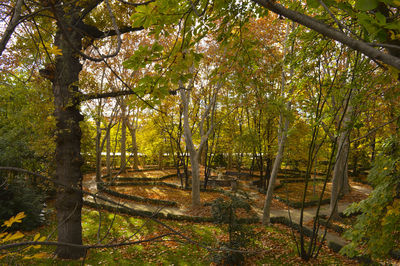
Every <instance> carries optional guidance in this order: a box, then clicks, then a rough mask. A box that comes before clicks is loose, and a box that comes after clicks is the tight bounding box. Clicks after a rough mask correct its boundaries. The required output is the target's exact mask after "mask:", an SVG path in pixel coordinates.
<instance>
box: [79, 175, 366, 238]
mask: <svg viewBox="0 0 400 266" xmlns="http://www.w3.org/2000/svg"><path fill="white" fill-rule="evenodd" d="M83 187H84V188H86V189H88V190H89V191H90V192H91V193H97V187H96V182H95V178H94V175H88V176H86V177H85V179H84V182H83ZM352 189H354V190H356V191H358V192H360V193H362V194H365V195H368V194H369V193H370V192H371V189H369V188H367V187H363V186H360V185H357V184H352ZM250 194H253V193H250ZM84 199H85V200H88V201H91V202H93V198H92V197H90V196H85V197H84ZM350 204H351V203H349V202H339V203H338V210H339V212H343V211H344V210H345V209H346V208H347V207H348V206H349V205H350ZM122 205H125V206H127V207H129V208H132V209H134V210H141V211H148V212H153V213H155V212H161V213H164V214H169V213H170V214H174V215H187V214H186V213H185V210H181V209H179V208H175V207H163V208H160V207H158V206H152V205H147V204H140V203H135V202H123V203H122ZM253 210H254V211H255V212H256V213H257V214H258V216H259V218H260V220H261V218H262V209H260V208H257V207H255V206H253ZM316 211H317V207H310V208H306V209H304V212H303V226H304V227H306V228H308V229H310V230H312V228H311V227H309V226H307V225H306V224H308V223H309V222H310V221H312V220H313V219H314V216H315V214H316ZM319 213H320V214H325V215H329V204H326V205H323V206H321V208H320V212H319ZM271 217H286V218H288V219H289V218H290V219H291V220H292V221H293V222H294V223H297V224H300V217H301V210H299V209H291V210H290V217H289V212H288V210H284V209H280V210H277V209H273V210H271ZM323 233H324V231H323V230H322V232H320V234H323ZM326 241H327V243H328V244H329V242H335V243H337V244H339V245H345V244H346V241H345V240H344V239H343V238H341V237H340V236H339V235H337V234H333V233H331V232H327V234H326Z"/></svg>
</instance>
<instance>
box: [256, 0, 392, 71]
mask: <svg viewBox="0 0 400 266" xmlns="http://www.w3.org/2000/svg"><path fill="white" fill-rule="evenodd" d="M252 1H253V2H255V3H257V4H258V5H260V6H262V7H265V8H267V9H269V10H271V11H272V12H274V13H277V14H279V15H282V16H284V17H286V18H288V19H290V20H292V21H295V22H297V23H299V24H301V25H303V26H305V27H307V28H310V29H312V30H314V31H316V32H318V33H320V34H322V35H324V36H326V37H328V38H331V39H333V40H336V41H338V42H340V43H343V44H345V45H346V46H348V47H350V48H352V49H354V50H356V51H359V52H361V53H363V54H364V55H366V56H368V57H369V58H371V59H375V60H378V61H381V62H383V63H385V64H387V65H390V66H393V67H395V68H397V69H399V70H400V58H398V57H396V56H393V55H390V54H386V53H384V52H382V51H379V50H377V49H375V48H373V47H371V46H370V45H368V44H367V43H365V42H363V41H359V40H356V39H354V38H351V37H349V36H347V35H346V34H344V33H343V32H341V31H338V30H336V29H334V28H332V27H329V26H328V25H326V24H325V23H323V22H321V21H319V20H316V19H314V18H312V17H310V16H307V15H305V14H302V13H299V12H297V11H293V10H290V9H288V8H286V7H284V6H282V5H280V4H277V3H275V1H272V0H252Z"/></svg>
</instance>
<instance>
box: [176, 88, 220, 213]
mask: <svg viewBox="0 0 400 266" xmlns="http://www.w3.org/2000/svg"><path fill="white" fill-rule="evenodd" d="M191 83H192V82H191ZM180 87H181V89H180V96H181V100H182V104H183V133H184V136H185V142H186V147H187V149H188V151H189V155H190V162H191V166H192V207H198V206H200V162H199V160H200V156H201V153H202V151H203V149H204V147H205V144H206V142H207V140H208V136H209V135H210V133H211V132H212V131H213V126H214V124H213V118H212V115H211V121H210V128H209V129H208V130H207V132H204V129H203V126H204V121H205V119H206V118H207V117H208V115H209V114H210V111H211V109H212V108H214V105H215V101H216V98H217V93H218V90H219V88H220V87H221V84H220V83H219V84H218V85H217V89H216V92H215V94H214V95H213V97H212V99H211V101H210V103H209V104H208V106H207V107H206V110H205V111H204V113H203V115H202V117H201V121H200V122H199V128H200V138H201V139H200V145H199V148H198V149H197V150H196V148H195V146H194V144H193V138H192V131H191V129H190V125H189V99H190V92H188V91H187V89H186V88H184V87H183V85H182V84H180Z"/></svg>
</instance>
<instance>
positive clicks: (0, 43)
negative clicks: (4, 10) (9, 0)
mask: <svg viewBox="0 0 400 266" xmlns="http://www.w3.org/2000/svg"><path fill="white" fill-rule="evenodd" d="M22 4H23V0H17V3H16V4H15V7H14V11H13V15H12V17H11V19H10V22H9V23H8V25H7V28H6V30H5V32H4V33H3V37H2V38H1V40H0V56H1V54H2V53H3V51H4V50H5V49H6V46H7V43H8V41H9V40H10V38H11V35H12V34H13V32H14V31H15V28H16V27H17V26H18V24H19V23H20V19H21V8H22Z"/></svg>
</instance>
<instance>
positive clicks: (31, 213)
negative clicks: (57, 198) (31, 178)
mask: <svg viewBox="0 0 400 266" xmlns="http://www.w3.org/2000/svg"><path fill="white" fill-rule="evenodd" d="M5 180H6V179H5V178H2V177H0V181H2V182H1V187H0V224H2V223H3V222H4V221H6V220H8V219H9V218H10V217H11V216H14V215H16V214H17V213H19V212H25V214H26V216H27V217H26V218H25V219H24V220H23V221H22V223H15V224H13V225H12V227H11V230H26V231H29V230H32V229H34V228H36V227H38V226H40V225H41V224H43V222H44V213H43V197H42V196H41V195H40V194H39V193H38V192H37V191H36V190H35V189H34V188H33V187H32V186H30V185H29V184H27V182H25V181H24V180H22V179H21V178H19V177H18V176H17V177H15V178H13V179H11V180H10V181H9V182H7V181H5Z"/></svg>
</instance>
